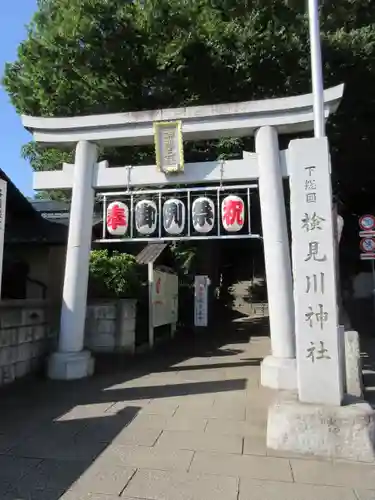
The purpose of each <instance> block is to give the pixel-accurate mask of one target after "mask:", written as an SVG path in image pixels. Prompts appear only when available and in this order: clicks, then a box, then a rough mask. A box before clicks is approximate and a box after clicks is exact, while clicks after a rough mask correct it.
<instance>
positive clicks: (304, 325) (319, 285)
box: [289, 138, 343, 405]
mask: <svg viewBox="0 0 375 500" xmlns="http://www.w3.org/2000/svg"><path fill="white" fill-rule="evenodd" d="M289 158H290V163H291V214H292V237H293V243H292V250H293V271H294V272H293V274H294V293H295V314H296V354H297V367H298V368H297V376H298V394H299V399H300V401H302V402H305V403H316V404H330V405H340V404H341V402H342V397H343V380H342V367H341V364H340V350H341V346H340V339H339V329H338V311H337V309H338V307H337V297H336V272H335V243H334V234H333V220H332V192H331V176H330V168H329V164H330V163H329V152H328V142H327V138H314V139H302V140H295V141H291V143H290V146H289Z"/></svg>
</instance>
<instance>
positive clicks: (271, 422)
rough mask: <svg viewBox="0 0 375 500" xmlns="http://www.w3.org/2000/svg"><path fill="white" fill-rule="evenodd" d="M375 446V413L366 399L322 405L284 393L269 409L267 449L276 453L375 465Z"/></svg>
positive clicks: (293, 394)
mask: <svg viewBox="0 0 375 500" xmlns="http://www.w3.org/2000/svg"><path fill="white" fill-rule="evenodd" d="M352 400H353V399H352ZM374 445H375V412H374V410H373V409H372V408H371V406H370V405H369V404H368V403H367V402H365V401H363V400H358V402H356V401H354V402H352V403H351V404H350V402H348V404H346V405H345V406H323V405H315V404H305V403H300V402H299V401H298V397H297V395H296V394H295V393H288V392H284V393H280V395H279V396H278V398H277V400H276V401H275V403H274V404H273V405H272V406H270V408H269V410H268V423H267V447H268V448H271V449H274V450H282V451H288V452H292V453H300V454H306V455H314V456H320V457H327V458H330V459H334V458H336V459H337V458H339V459H346V460H355V461H360V462H374V461H375V451H374Z"/></svg>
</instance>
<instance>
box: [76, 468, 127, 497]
mask: <svg viewBox="0 0 375 500" xmlns="http://www.w3.org/2000/svg"><path fill="white" fill-rule="evenodd" d="M135 471H136V469H134V468H130V467H123V466H119V465H113V464H110V463H107V464H106V465H104V464H103V463H99V464H94V465H93V466H92V467H90V468H89V469H88V470H87V471H86V472H85V473H84V474H82V476H81V477H80V478H79V479H78V480H77V481H76V482H75V483H74V485H73V487H72V488H71V489H72V490H73V491H75V492H77V493H87V492H90V493H100V494H106V495H120V494H121V492H122V491H123V490H124V488H125V486H126V485H127V484H128V482H129V481H130V479H131V478H132V476H133V475H134V473H135Z"/></svg>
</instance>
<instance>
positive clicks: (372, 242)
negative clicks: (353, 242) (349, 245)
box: [359, 215, 375, 260]
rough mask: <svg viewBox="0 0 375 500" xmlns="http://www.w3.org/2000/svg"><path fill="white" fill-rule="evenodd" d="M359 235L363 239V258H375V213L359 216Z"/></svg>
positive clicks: (361, 246)
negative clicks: (374, 214)
mask: <svg viewBox="0 0 375 500" xmlns="http://www.w3.org/2000/svg"><path fill="white" fill-rule="evenodd" d="M359 228H360V231H359V236H360V238H361V241H360V243H359V247H360V249H361V255H360V258H361V260H374V259H375V217H374V216H373V215H362V217H360V218H359Z"/></svg>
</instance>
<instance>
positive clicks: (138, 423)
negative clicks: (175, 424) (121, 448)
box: [128, 413, 175, 431]
mask: <svg viewBox="0 0 375 500" xmlns="http://www.w3.org/2000/svg"><path fill="white" fill-rule="evenodd" d="M172 418H175V416H173V417H172ZM168 421H169V417H168V416H166V415H153V414H148V413H138V415H137V416H136V417H135V418H134V420H133V421H132V422H131V423H130V424H129V426H128V428H129V429H139V428H140V429H155V430H159V431H161V430H163V429H165V428H166V427H167V422H168Z"/></svg>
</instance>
